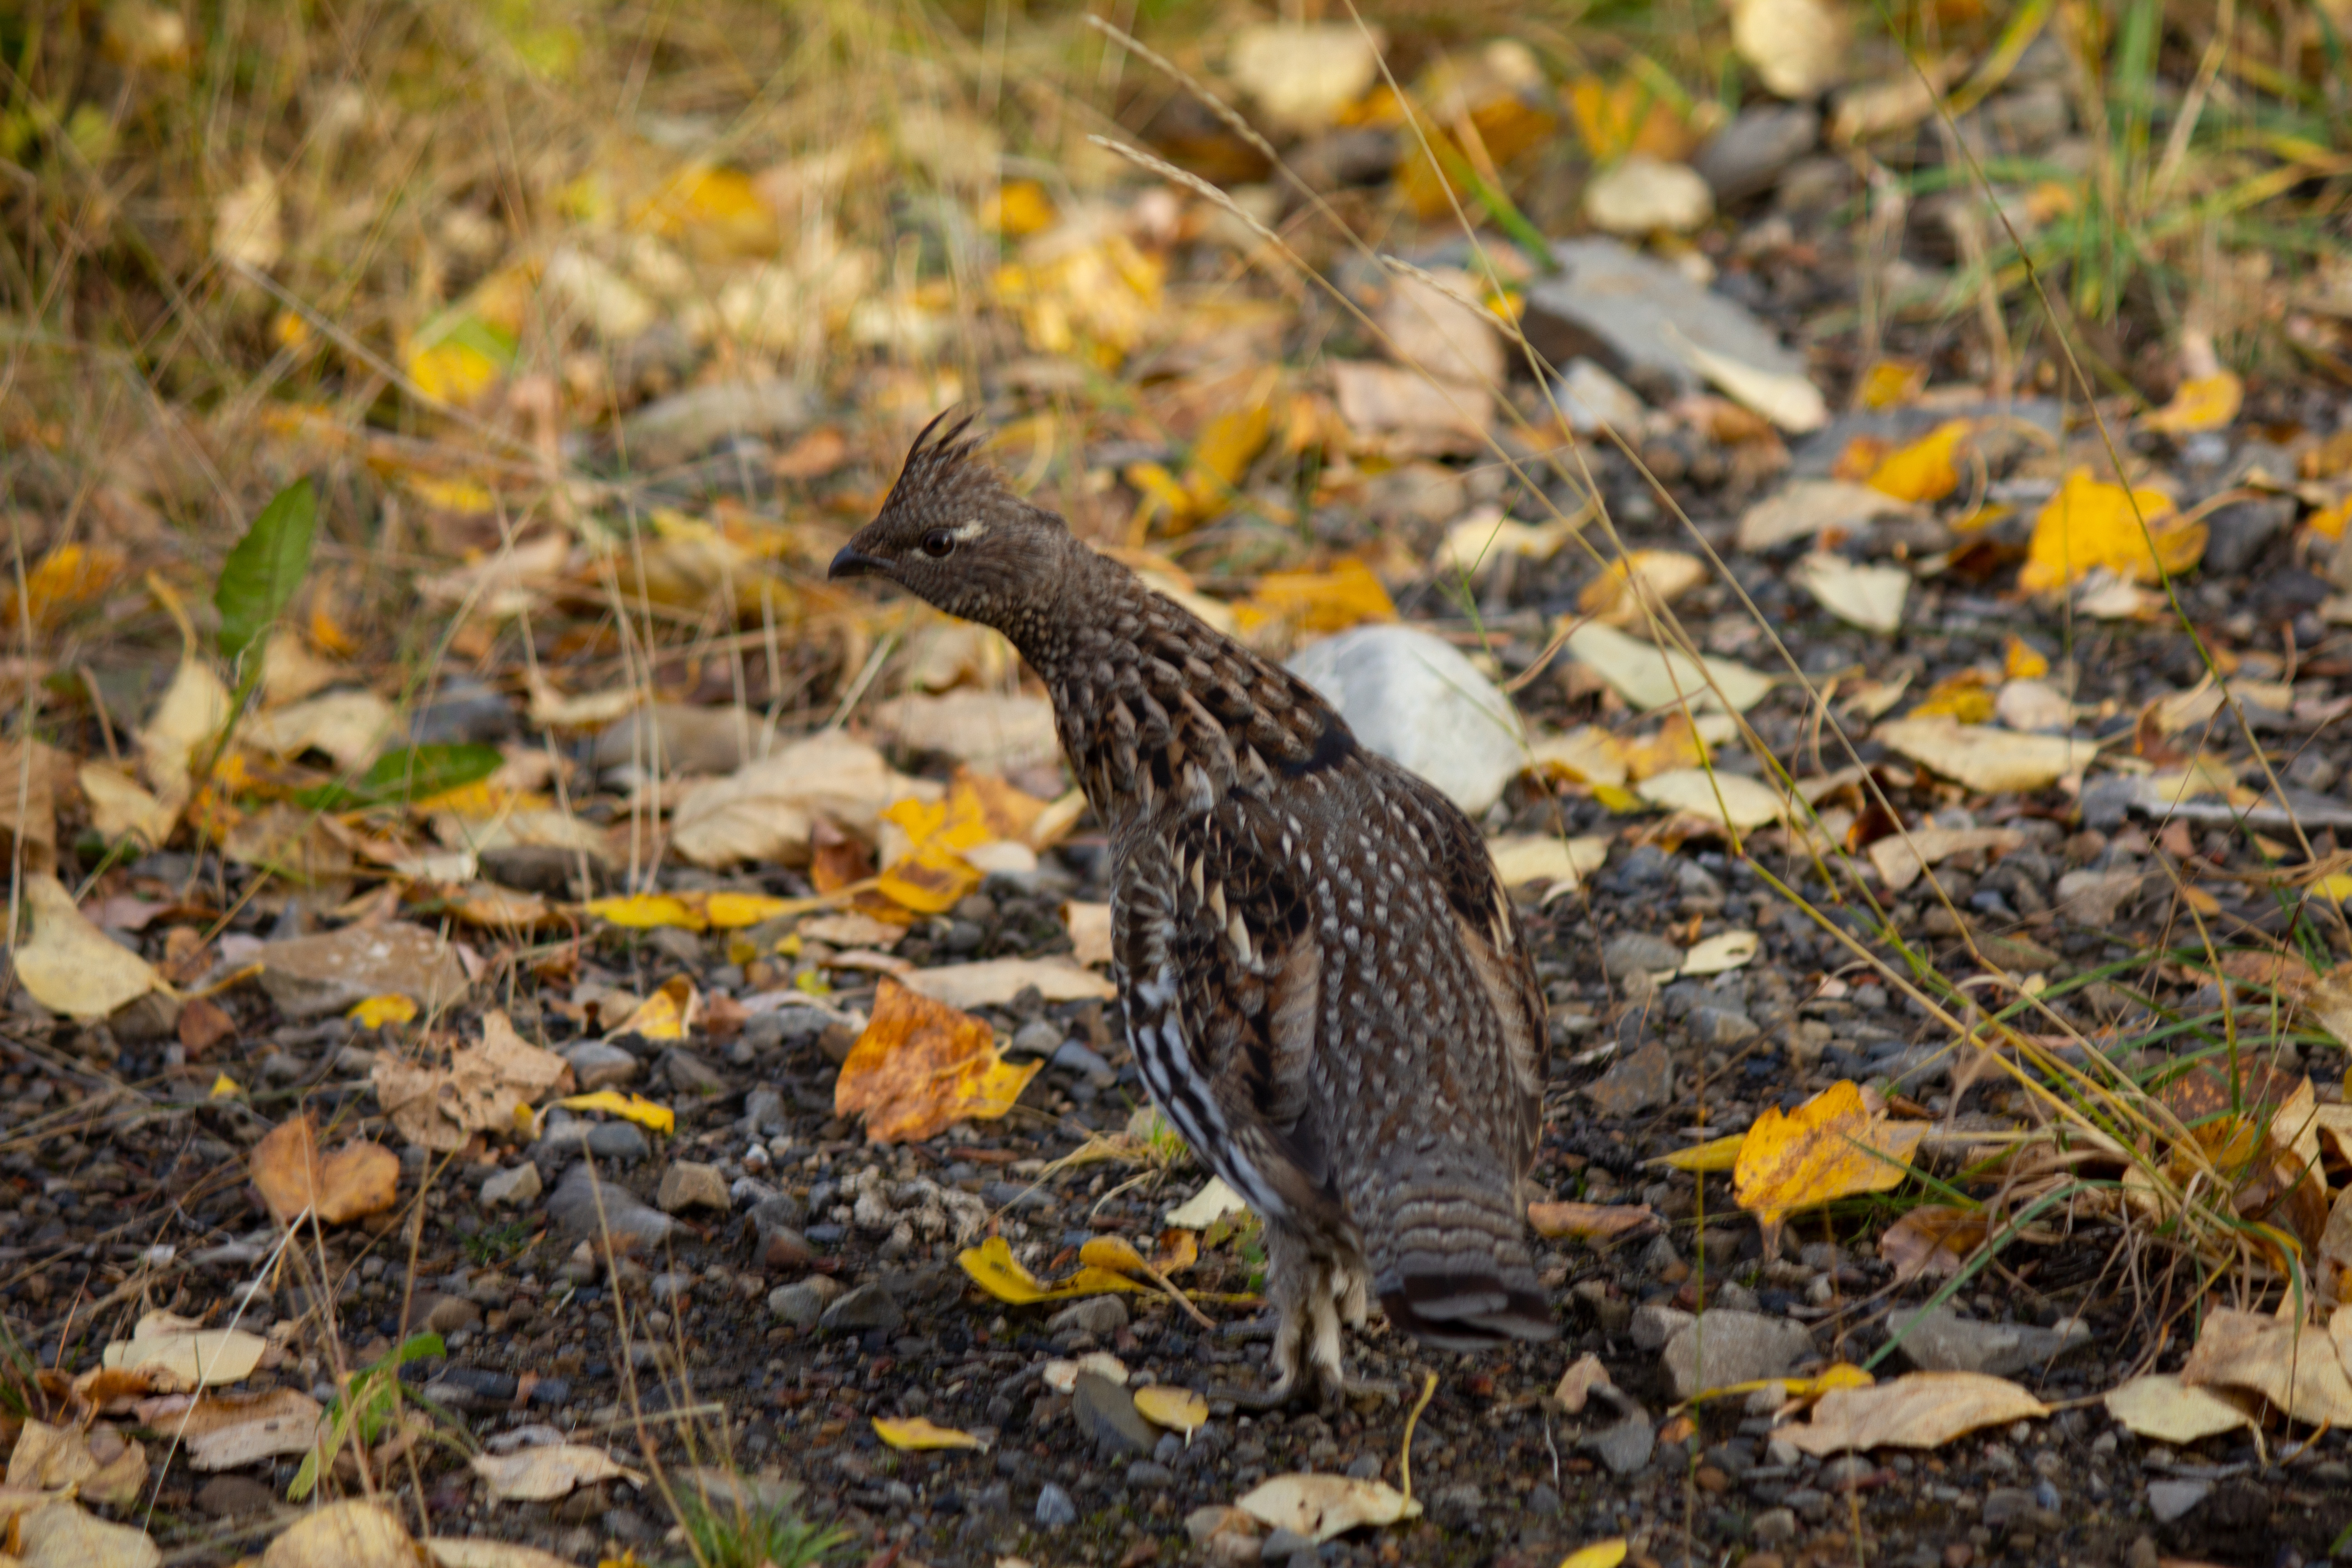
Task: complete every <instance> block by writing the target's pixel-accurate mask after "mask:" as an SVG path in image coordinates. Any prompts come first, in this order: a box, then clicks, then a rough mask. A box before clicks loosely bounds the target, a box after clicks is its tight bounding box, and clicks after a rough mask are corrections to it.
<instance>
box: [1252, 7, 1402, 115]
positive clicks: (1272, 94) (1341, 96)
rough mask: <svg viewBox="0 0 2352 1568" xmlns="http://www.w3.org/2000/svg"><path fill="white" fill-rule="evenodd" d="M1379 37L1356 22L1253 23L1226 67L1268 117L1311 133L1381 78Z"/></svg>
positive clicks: (1375, 29)
mask: <svg viewBox="0 0 2352 1568" xmlns="http://www.w3.org/2000/svg"><path fill="white" fill-rule="evenodd" d="M1380 37H1381V34H1380V31H1379V30H1378V29H1377V28H1365V27H1360V26H1356V24H1355V23H1354V22H1353V21H1352V20H1348V21H1331V22H1320V23H1276V22H1257V23H1253V24H1251V25H1250V26H1246V27H1244V28H1243V29H1242V30H1241V31H1240V32H1238V33H1237V34H1235V35H1234V44H1233V52H1232V54H1231V55H1230V56H1229V57H1228V59H1227V68H1228V69H1229V70H1230V71H1231V72H1232V73H1233V78H1234V81H1235V82H1236V83H1238V84H1239V85H1240V87H1241V88H1242V89H1243V90H1244V91H1245V92H1247V93H1248V94H1249V96H1250V100H1251V101H1252V102H1254V103H1255V104H1256V106H1257V108H1258V110H1259V111H1260V112H1261V113H1263V114H1264V115H1265V117H1266V118H1267V119H1268V120H1270V121H1273V122H1274V123H1275V124H1276V125H1278V126H1280V127H1282V128H1283V129H1285V130H1288V131H1295V132H1301V133H1309V134H1311V133H1312V132H1318V131H1328V130H1329V129H1330V127H1331V123H1332V121H1335V120H1337V119H1338V118H1339V111H1340V110H1343V109H1345V108H1346V107H1347V106H1348V105H1349V104H1351V103H1353V102H1355V101H1356V100H1358V99H1360V98H1361V97H1363V96H1364V93H1365V92H1366V91H1367V90H1368V89H1370V87H1371V85H1372V83H1373V82H1374V81H1375V80H1377V79H1379V74H1380V57H1379V50H1380Z"/></svg>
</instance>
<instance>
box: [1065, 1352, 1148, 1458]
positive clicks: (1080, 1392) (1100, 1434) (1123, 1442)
mask: <svg viewBox="0 0 2352 1568" xmlns="http://www.w3.org/2000/svg"><path fill="white" fill-rule="evenodd" d="M1070 1415H1071V1416H1072V1418H1073V1419H1075V1420H1076V1423H1077V1427H1078V1430H1079V1431H1080V1432H1082V1433H1084V1434H1085V1435H1086V1436H1088V1437H1090V1438H1092V1439H1093V1440H1094V1444H1095V1447H1097V1448H1098V1449H1099V1450H1101V1451H1102V1452H1103V1453H1104V1454H1105V1455H1107V1456H1109V1457H1112V1458H1117V1457H1119V1456H1122V1455H1127V1454H1149V1453H1150V1452H1151V1449H1152V1447H1153V1445H1154V1444H1156V1443H1158V1442H1159V1441H1160V1432H1159V1429H1158V1428H1157V1427H1155V1426H1152V1425H1151V1423H1150V1422H1149V1421H1146V1420H1145V1419H1144V1418H1143V1413H1142V1412H1141V1411H1139V1410H1138V1409H1136V1407H1135V1395H1133V1394H1129V1392H1128V1391H1127V1390H1126V1389H1124V1388H1122V1387H1120V1386H1119V1385H1118V1384H1116V1383H1113V1382H1112V1381H1111V1380H1110V1379H1109V1378H1107V1377H1105V1376H1103V1375H1102V1374H1101V1373H1094V1372H1081V1373H1078V1381H1077V1384H1076V1386H1075V1387H1073V1388H1072V1389H1071V1390H1070Z"/></svg>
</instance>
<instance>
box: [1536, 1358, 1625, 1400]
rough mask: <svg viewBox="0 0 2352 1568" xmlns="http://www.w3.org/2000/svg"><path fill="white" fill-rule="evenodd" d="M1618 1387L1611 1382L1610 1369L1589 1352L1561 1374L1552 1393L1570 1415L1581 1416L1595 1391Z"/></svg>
mask: <svg viewBox="0 0 2352 1568" xmlns="http://www.w3.org/2000/svg"><path fill="white" fill-rule="evenodd" d="M1616 1386H1617V1385H1616V1384H1615V1383H1613V1382H1612V1381H1611V1380H1610V1376H1609V1369H1608V1368H1607V1367H1605V1366H1602V1365H1601V1358H1600V1357H1599V1356H1597V1355H1595V1354H1593V1353H1592V1352H1591V1351H1587V1352H1584V1353H1583V1354H1582V1355H1580V1356H1579V1357H1577V1358H1576V1363H1575V1364H1574V1365H1572V1366H1570V1368H1569V1369H1568V1370H1567V1371H1566V1372H1564V1373H1560V1374H1559V1385H1558V1386H1557V1387H1555V1388H1554V1389H1553V1390H1552V1391H1551V1396H1552V1397H1553V1398H1554V1399H1557V1400H1559V1403H1560V1405H1561V1407H1562V1408H1563V1409H1565V1410H1566V1411H1567V1412H1568V1413H1569V1414H1570V1415H1582V1414H1583V1413H1584V1406H1585V1405H1586V1404H1587V1403H1589V1402H1590V1401H1591V1398H1592V1391H1593V1390H1594V1389H1596V1388H1614V1387H1616Z"/></svg>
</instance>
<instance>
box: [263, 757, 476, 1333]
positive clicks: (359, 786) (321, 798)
mask: <svg viewBox="0 0 2352 1568" xmlns="http://www.w3.org/2000/svg"><path fill="white" fill-rule="evenodd" d="M505 761H506V758H505V757H504V756H502V755H500V754H499V749H498V748H497V747H496V746H485V745H482V744H480V743H478V742H467V743H466V744H463V745H448V746H410V747H408V748H407V749H406V750H404V751H398V752H385V753H384V754H383V756H381V757H378V758H377V759H376V760H375V765H374V766H373V767H371V768H369V769H368V771H367V772H365V773H362V774H361V775H360V776H359V777H357V778H355V779H353V780H352V782H351V783H350V784H320V785H319V786H318V787H317V788H315V789H306V790H302V791H300V792H299V793H298V794H297V795H295V797H294V799H295V803H296V804H297V805H300V806H301V807H303V809H305V810H307V811H360V810H363V809H365V808H366V807H368V806H372V805H394V804H399V803H403V802H406V801H411V800H420V799H423V798H424V797H425V796H427V795H440V794H442V793H443V792H444V791H446V790H453V789H463V788H464V787H465V786H466V785H467V784H478V783H480V782H481V781H482V780H484V779H486V778H488V777H489V776H490V775H491V774H492V773H496V772H498V771H499V764H500V763H503V762H505ZM433 1353H438V1352H433Z"/></svg>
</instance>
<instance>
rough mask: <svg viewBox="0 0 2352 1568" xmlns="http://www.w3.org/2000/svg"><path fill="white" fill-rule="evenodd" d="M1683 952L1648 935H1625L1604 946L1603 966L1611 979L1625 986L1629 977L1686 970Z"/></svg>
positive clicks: (1623, 932)
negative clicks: (1638, 974) (1632, 974)
mask: <svg viewBox="0 0 2352 1568" xmlns="http://www.w3.org/2000/svg"><path fill="white" fill-rule="evenodd" d="M1682 962H1683V950H1682V949H1681V948H1679V947H1677V946H1675V944H1674V943H1673V942H1668V941H1667V940H1666V939H1665V938H1664V937H1662V936H1652V935H1650V934H1649V933H1648V932H1647V931H1622V932H1620V933H1619V934H1617V935H1615V936H1612V937H1611V938H1610V939H1609V940H1608V941H1607V942H1603V943H1601V965H1602V967H1603V968H1605V969H1607V970H1608V971H1609V978H1610V979H1611V980H1612V981H1615V982H1617V983H1618V984H1621V985H1622V984H1623V983H1624V980H1625V976H1626V975H1628V974H1631V973H1633V972H1634V971H1635V970H1640V971H1641V972H1642V973H1644V974H1654V973H1657V972H1659V971H1660V970H1664V969H1678V968H1680V967H1681V966H1682Z"/></svg>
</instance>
